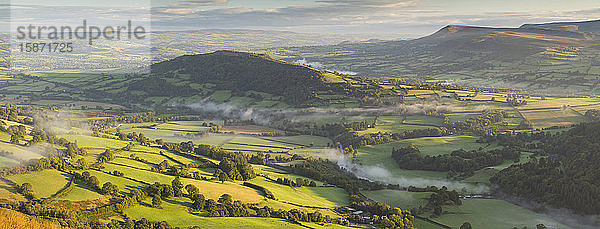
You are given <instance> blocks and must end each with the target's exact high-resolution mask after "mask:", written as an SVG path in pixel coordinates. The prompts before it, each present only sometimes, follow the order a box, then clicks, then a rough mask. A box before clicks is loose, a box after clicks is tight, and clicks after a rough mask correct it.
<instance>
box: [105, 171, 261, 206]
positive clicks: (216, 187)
mask: <svg viewBox="0 0 600 229" xmlns="http://www.w3.org/2000/svg"><path fill="white" fill-rule="evenodd" d="M104 166H105V169H104V171H107V172H112V171H114V170H118V171H120V172H123V173H125V177H130V178H133V179H136V180H139V181H143V182H146V183H149V184H154V183H155V182H159V183H161V184H171V181H173V180H174V179H175V177H174V176H170V175H165V174H161V173H154V172H150V171H145V170H139V169H134V168H129V167H124V166H119V165H113V164H105V165H104ZM181 181H182V183H183V184H184V185H187V184H193V185H195V186H196V187H198V189H200V193H202V194H204V196H206V197H207V198H211V199H218V198H219V196H221V195H223V194H225V193H228V194H230V195H232V196H233V198H234V199H239V200H242V201H244V202H246V203H256V202H259V201H260V200H261V199H263V197H262V196H261V195H260V194H259V193H258V191H256V190H254V189H251V188H248V187H245V186H242V185H240V184H237V183H233V182H225V183H220V182H213V181H202V180H194V179H188V178H182V179H181Z"/></svg>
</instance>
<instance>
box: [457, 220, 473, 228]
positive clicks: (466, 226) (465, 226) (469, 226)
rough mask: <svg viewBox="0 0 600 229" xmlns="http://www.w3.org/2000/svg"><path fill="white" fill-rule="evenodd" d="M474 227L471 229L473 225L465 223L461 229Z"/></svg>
mask: <svg viewBox="0 0 600 229" xmlns="http://www.w3.org/2000/svg"><path fill="white" fill-rule="evenodd" d="M472 228H473V227H471V223H469V222H465V223H463V224H462V225H461V226H460V229H472Z"/></svg>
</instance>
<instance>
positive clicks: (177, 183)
mask: <svg viewBox="0 0 600 229" xmlns="http://www.w3.org/2000/svg"><path fill="white" fill-rule="evenodd" d="M171 186H173V195H174V196H181V194H182V192H181V189H182V188H183V183H181V179H179V177H175V179H173V181H172V182H171Z"/></svg>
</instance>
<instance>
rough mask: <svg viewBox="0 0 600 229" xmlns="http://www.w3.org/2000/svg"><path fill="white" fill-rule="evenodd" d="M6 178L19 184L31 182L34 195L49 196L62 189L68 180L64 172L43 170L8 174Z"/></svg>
mask: <svg viewBox="0 0 600 229" xmlns="http://www.w3.org/2000/svg"><path fill="white" fill-rule="evenodd" d="M7 179H9V180H11V181H13V182H15V183H17V184H19V185H21V184H23V183H31V185H32V186H33V192H34V195H35V196H36V197H40V198H41V197H49V196H51V195H53V194H55V193H56V192H58V191H59V190H60V189H62V188H63V187H64V186H65V185H66V184H67V182H68V181H69V180H68V179H69V178H68V176H67V174H66V173H63V172H59V171H57V170H43V171H37V172H28V173H23V174H17V175H12V176H8V177H7Z"/></svg>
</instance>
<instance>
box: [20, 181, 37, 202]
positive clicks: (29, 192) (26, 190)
mask: <svg viewBox="0 0 600 229" xmlns="http://www.w3.org/2000/svg"><path fill="white" fill-rule="evenodd" d="M19 192H21V194H23V196H25V198H27V199H33V197H34V195H33V186H32V185H31V184H30V183H23V184H22V185H21V186H20V187H19Z"/></svg>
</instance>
